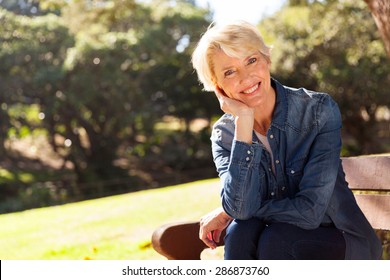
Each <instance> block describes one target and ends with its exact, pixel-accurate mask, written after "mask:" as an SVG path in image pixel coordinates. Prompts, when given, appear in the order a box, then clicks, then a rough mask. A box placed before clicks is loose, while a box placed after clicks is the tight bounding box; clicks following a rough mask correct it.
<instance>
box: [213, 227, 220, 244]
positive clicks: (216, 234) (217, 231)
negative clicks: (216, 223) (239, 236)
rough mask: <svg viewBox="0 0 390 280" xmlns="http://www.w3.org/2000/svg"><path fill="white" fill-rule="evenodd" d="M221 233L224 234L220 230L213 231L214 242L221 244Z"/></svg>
mask: <svg viewBox="0 0 390 280" xmlns="http://www.w3.org/2000/svg"><path fill="white" fill-rule="evenodd" d="M221 233H222V231H220V230H214V231H213V240H214V242H217V243H219V241H220V239H221Z"/></svg>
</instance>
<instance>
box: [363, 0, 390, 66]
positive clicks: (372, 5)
mask: <svg viewBox="0 0 390 280" xmlns="http://www.w3.org/2000/svg"><path fill="white" fill-rule="evenodd" d="M364 1H365V2H366V3H367V5H368V8H369V9H370V11H371V13H372V16H373V17H374V20H375V23H376V25H377V27H378V30H379V32H380V34H381V36H382V40H383V43H384V45H385V49H386V52H387V56H388V57H389V58H390V2H389V1H388V0H364Z"/></svg>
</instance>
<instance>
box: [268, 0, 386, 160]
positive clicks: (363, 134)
mask: <svg viewBox="0 0 390 280" xmlns="http://www.w3.org/2000/svg"><path fill="white" fill-rule="evenodd" d="M262 29H263V30H266V32H267V33H268V34H275V35H267V36H269V37H270V38H272V36H274V37H273V40H274V42H273V44H274V46H275V48H274V52H273V72H274V73H275V76H276V77H278V78H280V79H281V80H283V82H285V83H286V84H288V85H291V86H304V87H306V88H309V89H314V90H319V91H324V92H328V93H330V94H331V95H333V96H334V98H335V99H336V100H337V102H338V104H339V106H340V110H341V112H342V115H343V124H344V130H343V131H345V132H346V133H347V134H348V135H349V136H350V138H351V137H352V139H353V140H354V141H345V144H347V145H348V144H350V145H352V146H353V148H352V146H351V147H349V153H353V154H365V153H373V152H381V151H383V149H384V147H383V146H382V144H383V143H380V142H376V135H377V119H376V115H377V112H378V110H379V109H380V108H381V107H386V106H387V107H388V106H389V105H390V103H389V98H388V92H387V90H386V89H387V88H389V86H390V65H389V63H388V58H387V57H386V54H385V50H384V48H383V45H382V43H381V39H380V36H379V34H378V32H377V29H376V26H375V24H374V22H373V20H372V17H371V15H370V13H369V12H368V11H367V9H366V8H365V7H364V3H361V4H357V3H356V2H353V1H343V2H338V1H329V2H327V1H325V2H323V3H321V2H315V3H313V4H312V5H310V6H309V7H303V6H300V7H285V8H284V9H283V10H282V11H281V12H279V13H278V14H277V15H275V16H274V17H273V18H272V19H269V20H267V21H265V22H264V23H263V25H262Z"/></svg>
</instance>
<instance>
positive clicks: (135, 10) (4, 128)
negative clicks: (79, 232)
mask: <svg viewBox="0 0 390 280" xmlns="http://www.w3.org/2000/svg"><path fill="white" fill-rule="evenodd" d="M35 4H36V3H35V2H34V5H35ZM154 4H155V3H151V4H149V5H143V4H139V3H138V2H136V1H119V0H116V1H106V2H100V4H99V3H97V2H96V3H95V2H89V1H42V6H43V7H44V8H54V10H55V11H56V13H50V12H48V14H47V15H44V16H40V15H34V16H32V17H31V14H30V15H29V16H30V17H29V16H20V15H15V14H13V13H10V12H8V11H6V10H0V11H1V14H0V23H1V27H0V31H1V34H2V35H1V38H0V40H1V41H0V43H1V45H2V48H1V50H0V59H1V61H2V62H4V63H2V65H1V66H0V74H1V77H2V79H4V82H3V83H1V84H0V91H1V92H4V94H3V95H1V96H0V104H1V110H0V114H1V117H2V118H1V123H0V128H1V129H0V133H1V135H2V136H3V137H2V138H1V141H2V143H0V144H1V145H0V147H1V148H2V150H3V151H4V152H6V151H7V149H6V143H7V138H8V139H9V138H10V137H11V136H12V137H14V138H20V137H23V136H28V135H30V134H32V133H33V131H34V130H39V129H41V131H42V132H43V131H46V132H47V133H46V135H47V138H48V140H49V143H50V144H51V146H52V149H53V151H55V152H56V153H57V154H58V155H59V156H61V157H62V160H63V162H64V164H63V166H65V165H66V166H71V167H72V169H73V170H74V172H75V174H76V178H77V183H78V184H83V183H90V182H96V183H97V182H99V181H101V180H111V179H113V178H125V177H129V176H133V177H134V172H133V173H132V174H133V175H130V174H129V170H128V169H123V168H120V167H118V166H117V165H116V164H115V161H116V160H117V159H118V158H125V159H127V160H128V161H129V164H128V165H130V166H134V165H136V164H139V163H142V162H143V161H144V160H145V159H144V156H145V152H144V153H143V154H139V153H137V149H136V147H142V150H144V151H146V153H151V154H153V152H150V151H148V150H147V149H148V147H150V146H152V145H151V143H153V142H155V139H156V138H157V139H160V140H159V141H160V143H165V145H166V148H168V149H170V147H173V145H177V143H176V142H172V141H169V139H170V136H164V137H167V138H165V139H162V138H161V136H158V135H155V127H154V125H155V123H156V122H157V121H158V120H160V119H161V118H163V117H164V116H166V115H173V116H177V117H179V118H182V119H184V120H185V122H186V123H187V124H188V123H189V122H190V121H191V120H193V119H196V118H198V117H206V118H208V119H211V117H212V115H213V113H214V112H215V111H216V110H217V109H216V108H218V107H217V106H215V107H214V109H213V110H214V111H212V108H211V107H209V106H204V105H203V104H202V102H205V103H206V104H212V102H210V100H213V101H214V99H215V98H214V97H213V96H211V95H205V94H201V92H200V88H199V87H197V80H196V77H195V74H194V73H193V71H192V68H191V67H190V65H189V61H190V50H189V46H191V45H193V44H194V43H195V42H196V41H197V38H198V37H199V35H200V32H202V31H203V30H204V27H205V26H207V25H208V22H207V21H206V20H205V15H206V12H207V11H204V10H201V9H198V8H196V7H195V6H194V4H193V3H192V1H177V2H176V4H175V5H171V4H172V3H170V2H169V1H158V4H159V9H152V8H151V7H153V5H154ZM38 8H40V7H38ZM57 14H58V15H57ZM198 96H201V98H198ZM198 99H199V100H198ZM214 102H215V101H214ZM27 112H34V113H35V116H33V117H31V116H29V115H31V113H29V114H27ZM187 127H188V126H187ZM42 129H43V130H42ZM191 134H192V133H191V132H190V131H189V129H186V136H188V137H189V138H192V139H197V138H199V137H197V136H195V135H191ZM203 140H204V138H203ZM197 141H199V140H196V141H193V142H187V143H186V144H185V146H187V148H185V150H186V151H189V152H186V153H184V154H183V153H182V152H179V151H175V152H171V154H170V156H173V157H174V158H175V159H174V161H176V166H182V165H183V163H184V161H188V160H189V159H190V158H191V156H192V155H193V152H190V150H194V149H196V146H198V145H202V144H198V143H197ZM206 141H207V142H208V139H207V140H206ZM188 143H191V145H193V146H191V147H188V145H189V144H188ZM126 147H128V148H126ZM183 147H184V146H183ZM160 149H161V150H162V151H164V150H165V148H164V147H160ZM124 150H126V151H130V153H127V154H123V153H122V154H120V152H121V151H124ZM138 150H139V149H138ZM171 151H172V149H171ZM8 152H9V151H8ZM133 152H134V153H133ZM183 155H187V156H185V157H183V158H182V156H183ZM203 155H204V156H203V158H200V159H199V160H201V161H204V159H205V158H206V159H210V156H209V154H208V153H203ZM156 156H159V154H156ZM163 161H164V159H163ZM168 161H171V160H168ZM196 161H197V158H196V157H195V158H192V162H193V163H195V162H196ZM165 164H167V163H165ZM163 165H164V163H163ZM174 168H175V167H174ZM137 180H138V179H137V178H134V180H133V181H132V184H130V186H137V184H138V183H137ZM80 192H82V190H81V189H80V190H79V191H76V193H80Z"/></svg>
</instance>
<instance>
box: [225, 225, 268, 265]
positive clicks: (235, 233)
mask: <svg viewBox="0 0 390 280" xmlns="http://www.w3.org/2000/svg"><path fill="white" fill-rule="evenodd" d="M264 228H265V224H264V223H263V222H262V221H261V220H259V219H256V218H253V219H250V220H245V221H244V220H234V221H232V222H231V223H230V225H229V226H228V228H227V230H226V236H225V260H251V259H252V260H255V259H256V258H257V256H256V252H257V244H258V241H259V237H260V235H261V232H262V231H263V229H264Z"/></svg>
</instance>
